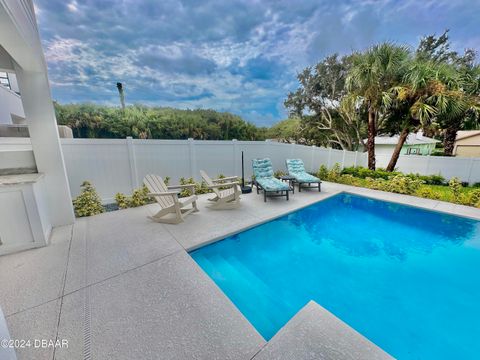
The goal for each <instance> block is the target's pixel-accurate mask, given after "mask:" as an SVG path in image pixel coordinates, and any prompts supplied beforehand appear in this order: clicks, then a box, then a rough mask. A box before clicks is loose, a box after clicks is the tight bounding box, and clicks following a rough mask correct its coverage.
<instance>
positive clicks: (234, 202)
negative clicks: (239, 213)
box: [200, 170, 241, 210]
mask: <svg viewBox="0 0 480 360" xmlns="http://www.w3.org/2000/svg"><path fill="white" fill-rule="evenodd" d="M200 175H202V178H203V180H205V182H206V183H207V185H208V188H209V189H212V191H213V193H214V194H215V195H216V196H215V197H213V198H211V199H208V200H209V201H211V202H212V205H210V206H209V207H210V208H211V209H215V210H226V209H234V208H237V207H238V206H240V193H241V192H240V187H239V185H238V176H230V177H226V178H222V179H215V180H212V179H211V178H210V176H208V175H207V173H206V172H205V171H203V170H200ZM226 181H228V182H226ZM222 188H223V189H222Z"/></svg>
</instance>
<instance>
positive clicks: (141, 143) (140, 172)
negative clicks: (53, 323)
mask: <svg viewBox="0 0 480 360" xmlns="http://www.w3.org/2000/svg"><path fill="white" fill-rule="evenodd" d="M4 140H5V139H2V138H0V151H4V150H6V151H8V150H16V149H22V150H25V149H26V148H28V147H29V139H23V138H17V139H15V140H13V138H8V140H5V141H4ZM61 142H62V148H63V154H64V158H65V164H66V167H67V173H68V179H69V182H70V188H71V191H72V195H73V196H76V195H78V193H79V192H80V185H81V183H82V182H83V181H84V180H89V181H91V182H92V183H93V184H94V186H95V187H96V189H97V191H98V193H99V194H100V197H101V198H102V200H103V201H104V202H106V203H108V202H112V201H113V197H114V195H115V193H117V192H123V193H125V194H130V193H131V192H132V190H133V189H134V188H136V187H138V186H140V185H141V183H142V179H143V177H144V176H145V175H147V174H159V175H161V176H163V177H166V176H169V177H170V178H171V179H172V183H176V182H178V180H179V179H180V178H181V177H185V178H189V177H193V178H194V179H196V180H197V181H198V180H200V173H199V171H200V170H205V171H206V172H207V173H209V174H210V175H211V176H217V175H218V174H224V175H227V176H228V175H238V176H241V152H242V151H243V152H244V157H245V177H246V178H250V176H251V175H252V165H251V164H252V159H254V158H258V157H269V158H270V159H271V160H272V163H273V167H274V169H275V170H282V171H285V159H288V158H300V159H302V160H303V162H304V163H305V167H306V168H307V171H311V172H315V171H317V170H318V168H319V167H320V166H321V165H325V166H327V167H328V168H331V167H332V166H333V165H335V163H339V164H340V166H341V167H342V168H343V167H347V166H366V165H367V156H366V153H361V152H353V151H342V150H335V149H326V148H318V147H315V146H304V145H296V144H282V143H277V142H271V141H236V140H233V141H203V140H192V139H189V140H137V139H131V138H127V139H61ZM388 161H389V156H385V155H378V156H377V166H378V167H385V166H386V165H387V164H388ZM397 167H398V169H399V170H400V171H403V172H405V173H410V172H413V173H420V174H424V175H431V174H441V175H442V176H444V177H445V178H446V179H450V178H451V177H454V176H456V177H458V178H460V179H461V180H462V181H466V182H470V183H474V182H480V158H459V157H437V156H416V155H404V156H400V159H399V161H398V163H397Z"/></svg>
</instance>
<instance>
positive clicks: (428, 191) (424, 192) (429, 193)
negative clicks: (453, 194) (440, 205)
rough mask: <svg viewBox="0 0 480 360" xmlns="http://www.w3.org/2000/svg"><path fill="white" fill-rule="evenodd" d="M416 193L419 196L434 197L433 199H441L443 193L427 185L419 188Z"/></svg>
mask: <svg viewBox="0 0 480 360" xmlns="http://www.w3.org/2000/svg"><path fill="white" fill-rule="evenodd" d="M415 195H416V196H419V197H423V198H427V199H433V200H439V199H440V198H441V194H440V193H439V192H437V191H435V190H433V189H432V188H429V187H426V186H424V187H421V188H420V189H418V190H417V192H416V193H415Z"/></svg>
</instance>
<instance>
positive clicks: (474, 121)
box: [438, 65, 480, 156]
mask: <svg viewBox="0 0 480 360" xmlns="http://www.w3.org/2000/svg"><path fill="white" fill-rule="evenodd" d="M458 71H459V73H460V76H461V77H462V80H463V89H462V90H463V91H462V93H461V95H462V97H461V104H462V105H463V106H462V108H461V111H460V112H448V111H445V112H443V113H441V114H439V116H438V120H439V123H440V124H441V125H442V127H443V128H444V130H445V132H444V141H443V145H444V149H445V150H444V152H445V155H448V156H451V155H452V154H453V148H454V145H455V139H456V137H457V132H458V131H459V130H460V129H467V130H468V129H472V128H475V129H477V128H478V115H479V113H480V65H476V66H466V67H463V68H460V69H459V70H458Z"/></svg>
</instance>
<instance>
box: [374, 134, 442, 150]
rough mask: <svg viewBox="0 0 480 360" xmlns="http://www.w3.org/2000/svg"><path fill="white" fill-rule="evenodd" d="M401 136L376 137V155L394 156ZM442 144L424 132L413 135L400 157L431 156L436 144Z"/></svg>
mask: <svg viewBox="0 0 480 360" xmlns="http://www.w3.org/2000/svg"><path fill="white" fill-rule="evenodd" d="M398 138H399V135H394V136H376V137H375V155H388V156H391V155H392V154H393V150H394V149H395V146H396V145H397V143H398ZM366 142H367V140H366V139H365V143H366ZM438 142H440V141H439V140H435V139H432V138H429V137H427V136H424V135H423V132H422V131H419V132H417V133H411V134H409V135H408V137H407V141H405V144H404V145H403V146H402V151H401V152H400V155H430V154H431V153H432V151H433V150H434V149H435V144H436V143H438Z"/></svg>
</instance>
